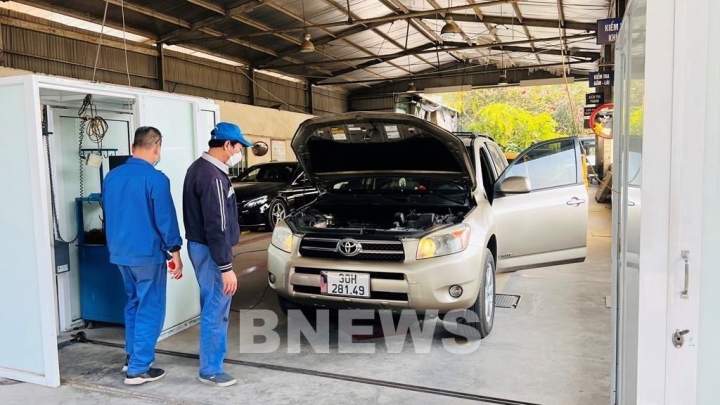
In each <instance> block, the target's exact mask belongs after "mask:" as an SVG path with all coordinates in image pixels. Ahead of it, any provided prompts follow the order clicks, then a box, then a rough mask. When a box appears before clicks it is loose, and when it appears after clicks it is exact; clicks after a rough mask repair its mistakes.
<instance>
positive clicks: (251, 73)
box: [248, 66, 257, 105]
mask: <svg viewBox="0 0 720 405" xmlns="http://www.w3.org/2000/svg"><path fill="white" fill-rule="evenodd" d="M248 76H250V83H248V84H249V86H248V87H249V90H250V104H251V105H257V103H256V101H257V100H256V99H255V68H254V67H252V66H250V67H249V68H248Z"/></svg>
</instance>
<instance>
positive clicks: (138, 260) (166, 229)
mask: <svg viewBox="0 0 720 405" xmlns="http://www.w3.org/2000/svg"><path fill="white" fill-rule="evenodd" d="M102 200H103V212H104V215H105V235H106V237H107V246H108V250H109V251H110V262H111V263H114V264H117V265H121V266H148V265H154V264H162V263H164V262H165V260H166V259H167V258H168V256H169V255H168V253H167V252H170V251H175V250H179V248H180V246H182V238H181V237H180V228H179V226H178V220H177V215H176V212H175V205H174V204H173V200H172V195H171V194H170V180H169V179H168V178H167V176H165V174H163V173H162V172H161V171H159V170H156V169H155V168H154V167H153V166H152V165H151V164H150V163H148V162H146V161H145V160H142V159H137V158H129V159H128V160H127V162H125V164H123V165H121V166H118V167H117V168H115V169H113V170H111V171H110V172H109V173H108V174H107V176H105V180H104V182H103V194H102Z"/></svg>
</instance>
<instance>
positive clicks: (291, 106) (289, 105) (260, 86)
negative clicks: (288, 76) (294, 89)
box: [238, 69, 307, 114]
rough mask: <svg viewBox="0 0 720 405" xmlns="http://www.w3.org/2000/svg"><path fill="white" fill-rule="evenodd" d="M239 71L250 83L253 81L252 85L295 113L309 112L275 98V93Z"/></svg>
mask: <svg viewBox="0 0 720 405" xmlns="http://www.w3.org/2000/svg"><path fill="white" fill-rule="evenodd" d="M238 70H239V71H240V73H242V74H243V75H244V76H245V77H247V78H248V80H250V81H251V82H252V83H254V84H255V85H256V86H258V87H259V88H261V89H262V90H264V91H265V92H266V93H267V94H268V95H270V97H272V98H274V99H275V100H277V101H279V102H280V103H282V104H284V105H286V106H288V107H290V108H292V109H293V110H295V111H298V112H300V113H302V114H307V111H303V110H301V109H299V108H297V107H295V106H293V105H291V104H288V103H287V102H286V101H285V100H282V99H280V98H278V97H277V96H275V95H274V94H273V93H271V92H270V90H268V89H266V88H265V87H263V86H262V85H260V84H259V83H258V82H256V81H255V80H253V78H252V77H250V75H248V74H247V73H245V72H244V71H243V70H242V69H238Z"/></svg>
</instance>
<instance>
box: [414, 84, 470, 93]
mask: <svg viewBox="0 0 720 405" xmlns="http://www.w3.org/2000/svg"><path fill="white" fill-rule="evenodd" d="M470 90H472V86H470V85H469V84H468V85H463V86H446V87H428V88H426V89H425V90H424V91H423V92H424V93H425V94H438V93H457V92H459V91H470Z"/></svg>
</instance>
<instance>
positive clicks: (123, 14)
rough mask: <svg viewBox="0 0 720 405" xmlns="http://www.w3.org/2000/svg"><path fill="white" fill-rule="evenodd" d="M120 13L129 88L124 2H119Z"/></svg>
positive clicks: (122, 0) (123, 0)
mask: <svg viewBox="0 0 720 405" xmlns="http://www.w3.org/2000/svg"><path fill="white" fill-rule="evenodd" d="M120 12H121V13H122V26H123V49H124V50H125V71H126V72H127V79H128V87H130V67H129V65H128V51H127V43H126V42H125V0H120Z"/></svg>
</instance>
